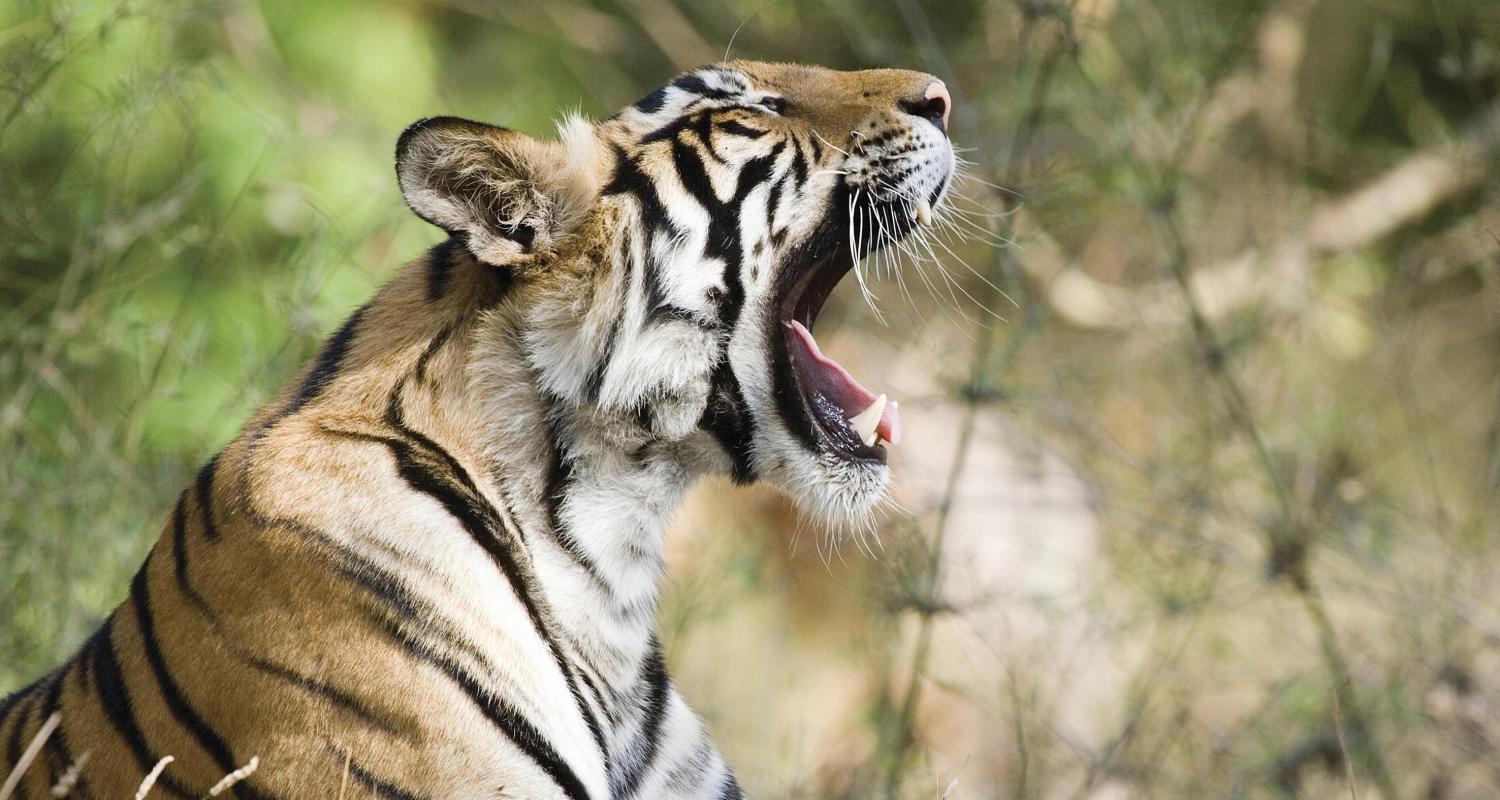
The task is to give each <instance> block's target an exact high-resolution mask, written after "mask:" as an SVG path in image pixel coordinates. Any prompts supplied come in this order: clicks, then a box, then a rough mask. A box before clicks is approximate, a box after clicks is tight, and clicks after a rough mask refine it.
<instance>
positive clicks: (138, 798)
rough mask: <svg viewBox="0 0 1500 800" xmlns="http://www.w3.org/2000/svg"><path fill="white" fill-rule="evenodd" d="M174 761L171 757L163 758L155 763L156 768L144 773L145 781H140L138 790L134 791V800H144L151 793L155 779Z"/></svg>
mask: <svg viewBox="0 0 1500 800" xmlns="http://www.w3.org/2000/svg"><path fill="white" fill-rule="evenodd" d="M176 760H177V759H175V758H173V757H172V756H163V757H162V759H161V760H160V761H158V762H156V766H154V767H152V768H151V771H150V772H148V773H146V779H145V780H143V781H141V785H140V788H138V789H136V790H135V800H146V795H148V794H150V793H151V787H153V786H155V785H156V779H157V778H160V777H161V773H162V770H164V769H166V768H167V765H168V764H170V763H172V762H173V761H176Z"/></svg>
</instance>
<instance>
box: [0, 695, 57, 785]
mask: <svg viewBox="0 0 1500 800" xmlns="http://www.w3.org/2000/svg"><path fill="white" fill-rule="evenodd" d="M60 722H62V712H60V711H54V712H52V716H50V717H48V718H47V721H46V722H43V723H42V727H40V728H38V729H37V732H36V734H35V735H33V736H32V737H31V744H28V745H26V750H25V752H23V753H21V758H20V759H19V760H17V761H16V765H15V766H14V767H12V768H11V770H10V775H9V776H7V777H6V779H5V784H4V785H3V786H0V800H6V798H8V797H10V796H11V793H12V792H14V791H15V790H16V787H17V786H19V785H20V784H21V776H22V775H24V774H26V770H27V768H29V767H30V766H31V762H32V761H35V760H36V756H37V753H40V752H42V745H44V744H46V743H47V737H49V736H51V735H52V732H53V731H55V730H57V726H58V723H60ZM16 724H17V725H20V724H21V723H20V721H17V722H16Z"/></svg>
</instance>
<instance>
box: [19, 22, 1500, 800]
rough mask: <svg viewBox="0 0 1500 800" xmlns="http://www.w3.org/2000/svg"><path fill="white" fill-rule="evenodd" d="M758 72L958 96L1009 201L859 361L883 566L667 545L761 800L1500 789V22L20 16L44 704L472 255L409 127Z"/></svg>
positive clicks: (533, 115)
mask: <svg viewBox="0 0 1500 800" xmlns="http://www.w3.org/2000/svg"><path fill="white" fill-rule="evenodd" d="M737 30H738V34H737V37H735V34H736V31H737ZM731 37H735V38H734V52H735V54H736V55H738V56H744V57H754V58H763V59H785V60H795V61H806V62H816V63H821V64H826V65H829V66H835V67H846V68H853V67H868V66H907V67H914V68H921V69H926V70H929V71H932V72H934V73H936V74H939V75H941V76H943V77H945V78H946V79H947V80H948V82H949V85H950V87H951V88H952V91H953V95H954V97H955V99H956V101H957V108H956V110H955V113H954V124H953V128H954V138H955V139H956V141H957V142H958V144H959V145H960V146H961V147H965V148H968V149H967V150H966V151H965V152H964V155H965V157H966V158H967V159H968V160H970V161H971V162H973V164H974V166H973V170H972V171H973V172H974V173H975V176H976V180H975V181H972V182H970V184H969V185H968V186H967V188H966V190H965V191H966V192H967V194H968V199H967V200H964V201H963V202H962V203H961V206H962V207H963V208H964V209H966V213H967V214H968V216H967V218H966V219H967V221H966V222H960V223H958V224H959V225H960V226H961V227H964V228H966V229H967V230H968V231H969V232H970V234H971V236H970V237H969V238H968V240H967V241H960V240H958V239H956V238H955V239H954V240H952V241H950V242H949V243H948V247H950V248H951V250H952V252H942V253H941V255H942V258H941V259H940V263H939V264H934V263H932V262H931V261H928V262H925V263H921V262H916V261H914V260H912V259H905V260H904V261H903V262H902V265H901V267H900V268H901V270H902V274H903V275H904V277H905V284H906V286H907V287H909V288H910V289H911V292H910V293H909V295H908V294H907V293H905V292H903V291H902V289H901V287H900V286H898V285H897V284H896V283H895V282H894V281H892V280H890V275H889V273H887V274H886V275H885V278H884V279H883V280H881V281H878V282H877V283H876V284H875V289H876V292H877V294H878V295H879V297H880V300H881V308H882V311H883V313H884V322H882V321H881V320H879V319H877V318H875V317H874V315H872V314H871V313H870V312H869V311H868V309H866V308H864V307H863V306H862V304H861V303H860V302H858V295H857V293H856V292H852V291H841V292H840V293H839V295H838V296H837V297H836V298H835V300H836V303H835V305H834V306H833V307H832V308H830V311H829V313H828V314H827V315H826V317H825V320H824V326H823V328H822V329H820V335H821V336H822V337H823V338H824V345H825V347H827V348H829V349H830V350H831V351H833V352H835V353H837V354H838V355H839V357H840V359H841V360H843V361H844V362H845V363H846V364H849V365H850V366H851V368H852V369H853V371H854V372H855V373H856V374H859V375H861V377H862V378H864V379H865V382H866V383H867V384H869V385H878V386H883V387H889V388H890V391H891V393H892V395H893V396H895V397H898V398H900V399H901V400H902V402H903V404H904V408H903V411H904V412H905V417H906V421H907V425H908V426H909V429H908V434H907V436H908V438H907V441H906V442H905V443H904V444H903V445H902V446H901V447H900V448H898V452H897V453H896V454H895V456H894V462H893V463H894V466H895V469H896V471H897V483H898V490H897V492H898V499H899V501H900V504H901V506H902V509H901V510H899V511H896V512H893V513H891V514H890V515H888V517H887V518H886V519H885V520H884V521H883V522H882V524H881V526H880V529H879V536H878V541H877V540H875V539H870V540H867V541H865V542H845V543H843V545H842V546H841V547H839V548H836V549H835V548H832V547H831V546H829V545H828V544H827V543H826V541H825V540H824V539H823V538H822V537H821V536H820V534H819V532H817V531H801V527H802V525H801V523H799V521H798V519H797V517H796V515H795V514H794V513H793V512H792V511H791V510H790V509H789V508H788V506H787V504H786V503H785V501H784V500H783V499H782V498H780V497H779V496H777V495H776V494H774V493H772V492H769V491H765V490H754V489H751V490H736V489H731V488H730V487H728V486H727V484H720V483H714V484H712V485H709V486H706V487H704V488H703V490H702V491H701V492H699V493H698V494H697V495H696V497H695V500H694V502H692V503H690V505H689V507H688V508H687V509H685V510H684V512H683V513H682V514H681V516H680V519H679V521H678V524H677V530H676V531H675V533H674V535H673V538H672V540H671V548H672V553H671V561H672V570H673V571H672V575H671V577H670V578H669V581H668V592H667V598H666V600H665V603H664V618H663V635H664V638H665V641H666V642H667V643H668V645H669V648H670V656H671V659H672V661H673V664H674V667H675V670H676V675H677V677H678V679H679V681H680V682H681V683H682V685H683V687H684V689H685V691H686V693H687V695H688V697H689V698H690V699H691V700H692V701H693V702H694V704H695V705H696V706H697V707H698V708H699V710H700V711H701V712H702V713H703V714H704V715H705V716H706V717H707V718H708V720H709V723H710V725H711V727H712V728H713V729H714V731H715V733H716V735H717V736H718V738H719V739H720V741H721V743H722V744H723V746H724V749H725V750H726V751H727V753H728V755H729V757H730V759H731V761H732V762H733V763H735V764H736V765H737V767H738V769H739V771H740V774H741V776H742V778H743V781H744V783H745V784H746V785H747V786H748V787H749V788H750V789H751V791H752V796H755V797H762V798H869V797H885V798H898V797H899V798H937V797H942V796H950V797H955V798H1002V797H1003V798H1078V799H1079V800H1123V798H1137V797H1141V798H1210V797H1212V798H1240V797H1245V798H1282V797H1308V798H1313V797H1345V796H1355V797H1361V798H1362V797H1378V798H1383V799H1384V800H1393V798H1398V797H1399V798H1431V799H1432V800H1441V799H1443V798H1493V797H1496V796H1500V574H1497V573H1500V370H1497V365H1500V202H1497V200H1500V3H1496V2H1494V0H1257V1H1252V0H1217V1H1215V2H1207V1H1206V0H1077V1H1076V2H1072V3H1069V2H1064V1H1063V0H944V2H936V0H933V1H932V2H918V0H879V1H878V2H877V1H872V2H854V1H853V0H815V1H814V2H800V1H799V2H793V1H792V0H779V1H777V2H770V3H767V2H764V0H704V1H703V2H698V1H697V0H695V1H694V2H691V3H689V2H686V0H549V1H548V2H498V0H497V1H495V2H485V1H483V0H427V1H423V0H372V1H370V2H334V0H260V1H259V2H257V1H256V0H134V1H130V0H127V1H125V2H112V1H111V0H81V1H80V2H74V3H39V2H35V1H34V0H11V2H7V3H4V4H0V197H3V198H4V199H3V201H0V452H3V453H4V457H3V458H0V692H3V691H4V690H8V689H11V688H15V687H16V686H18V685H20V684H21V683H23V682H24V681H26V680H28V679H29V678H30V677H34V676H35V675H37V674H39V673H41V672H42V671H43V670H45V669H46V668H47V667H48V666H49V665H51V664H53V663H54V662H56V661H58V660H60V659H62V658H64V657H65V656H67V655H68V654H69V653H70V652H71V651H72V650H73V648H75V647H76V646H77V645H78V643H79V642H80V641H81V640H82V639H83V637H84V636H85V635H86V634H87V633H88V632H89V631H90V630H91V629H92V628H93V627H94V626H95V625H97V624H98V623H99V621H100V619H101V617H102V615H103V614H105V613H107V611H108V610H109V609H110V608H111V607H112V606H113V605H114V604H116V603H117V602H118V601H119V600H120V599H121V598H122V597H123V595H124V591H125V587H126V585H127V582H128V579H129V576H130V575H131V574H132V573H133V572H134V570H135V569H136V566H137V564H138V563H139V561H140V560H141V558H142V557H143V554H144V552H145V550H146V548H147V547H148V544H149V543H150V542H151V541H152V540H153V539H154V538H155V537H156V535H157V533H158V531H159V530H160V527H159V526H160V524H161V522H162V521H163V520H164V519H165V517H166V514H167V511H168V509H169V507H170V504H171V503H172V501H173V499H174V496H175V495H176V493H177V492H178V491H179V489H180V487H182V486H183V485H185V484H186V483H187V482H188V481H189V480H190V476H191V474H192V472H193V470H194V469H195V468H196V466H197V465H199V464H200V463H201V462H203V461H204V460H205V458H206V456H208V455H209V454H210V453H212V452H214V451H215V450H216V449H218V448H219V447H221V446H222V445H223V444H224V443H226V442H227V441H228V440H229V439H230V438H232V437H233V436H234V434H235V432H236V431H237V430H238V428H239V426H240V425H241V423H242V421H243V420H244V419H245V418H246V416H247V415H248V414H249V413H250V412H251V411H252V410H253V409H254V408H255V407H256V406H258V405H259V404H260V403H262V402H264V401H266V400H267V399H268V398H269V397H270V396H271V395H272V394H273V393H274V391H275V390H276V388H277V387H278V386H279V385H280V384H281V383H282V382H283V381H285V380H286V379H287V378H288V377H289V376H290V375H291V374H292V373H293V372H294V371H295V370H296V369H297V368H298V366H299V365H300V364H301V363H303V362H304V361H305V360H306V359H307V358H308V357H309V356H310V355H311V354H312V353H313V352H314V351H315V349H316V347H317V345H318V342H319V341H320V339H321V337H322V336H323V335H325V334H326V333H327V332H328V331H329V330H330V329H331V328H332V327H333V326H334V325H335V324H336V321H337V320H338V319H340V318H341V317H342V316H343V315H344V314H345V313H347V312H348V311H349V310H350V309H351V308H353V307H354V306H356V305H357V304H358V303H359V302H360V301H361V300H362V299H363V298H364V297H365V296H366V295H368V294H369V293H370V292H371V291H372V290H373V289H374V288H375V287H376V286H377V285H378V284H379V283H380V282H381V281H382V280H383V279H384V278H385V277H386V276H388V275H389V274H390V273H391V271H392V270H393V269H395V268H396V266H397V265H398V264H400V263H401V262H403V261H404V260H406V259H409V258H412V257H414V256H415V255H417V254H418V253H420V252H421V250H422V248H423V247H425V246H426V245H428V244H430V243H432V242H435V241H436V240H437V239H438V234H437V233H436V232H435V231H434V230H433V229H431V228H429V227H427V226H425V225H424V224H422V223H421V222H419V221H418V220H416V219H415V218H414V217H412V216H411V214H410V213H409V212H408V211H406V209H405V208H404V207H403V205H402V203H401V200H400V197H399V195H398V193H397V191H396V188H395V183H394V180H393V174H392V168H391V153H392V146H393V143H394V141H395V138H396V136H397V134H398V133H399V132H400V131H401V129H402V128H403V127H404V126H405V125H406V124H407V123H409V122H411V121H412V120H414V119H416V118H418V117H421V116H425V115H431V114H440V113H441V114H456V115H461V116H468V117H473V118H477V119H483V120H488V121H492V122H496V123H499V124H503V125H506V126H509V127H513V128H517V129H520V130H523V131H526V132H528V133H532V134H535V135H547V134H548V132H549V131H550V128H551V125H552V121H553V120H555V119H557V118H558V117H559V116H561V115H562V114H563V113H564V112H566V111H570V110H573V109H581V110H582V111H583V112H584V113H586V114H588V115H591V116H595V117H599V116H604V115H607V114H609V113H611V112H612V111H613V110H614V109H616V108H618V107H619V106H621V105H623V104H625V103H628V102H630V101H631V100H633V99H634V98H636V97H638V96H640V95H641V94H643V93H644V92H645V91H646V90H647V89H649V88H650V87H653V86H656V85H658V84H660V83H662V82H664V81H665V80H666V79H668V78H669V77H670V76H671V75H672V74H674V73H675V72H676V71H678V70H680V69H682V68H686V67H690V66H694V65H696V64H699V63H703V62H707V61H711V60H715V59H717V58H719V57H720V56H721V55H722V54H723V53H724V50H725V46H726V45H727V44H728V42H729V41H730V39H731ZM986 240H993V241H995V242H1000V244H999V245H998V246H995V245H993V244H989V243H987V242H986ZM944 271H945V272H944ZM945 275H946V277H945ZM981 276H982V277H983V278H984V279H981ZM986 280H987V281H988V282H989V283H993V284H995V285H996V286H998V287H1000V288H1003V289H1004V292H1005V295H1006V296H1002V295H1000V294H999V293H998V292H997V291H996V290H995V289H993V288H991V287H990V286H989V285H988V283H987V282H986ZM929 284H930V286H931V287H932V288H931V289H929ZM847 289H848V287H845V290H847ZM982 307H987V308H988V311H986V310H985V308H982ZM990 312H993V313H990ZM996 315H998V317H999V319H997V318H996ZM825 330H826V331H828V333H823V331H825ZM726 497H727V498H729V499H728V500H727V501H726V500H725V498H726ZM705 498H712V502H711V503H709V502H705ZM726 508H728V509H730V510H729V511H728V512H726V511H725V509H726ZM799 531H801V532H800V533H799ZM867 551H868V552H867Z"/></svg>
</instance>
